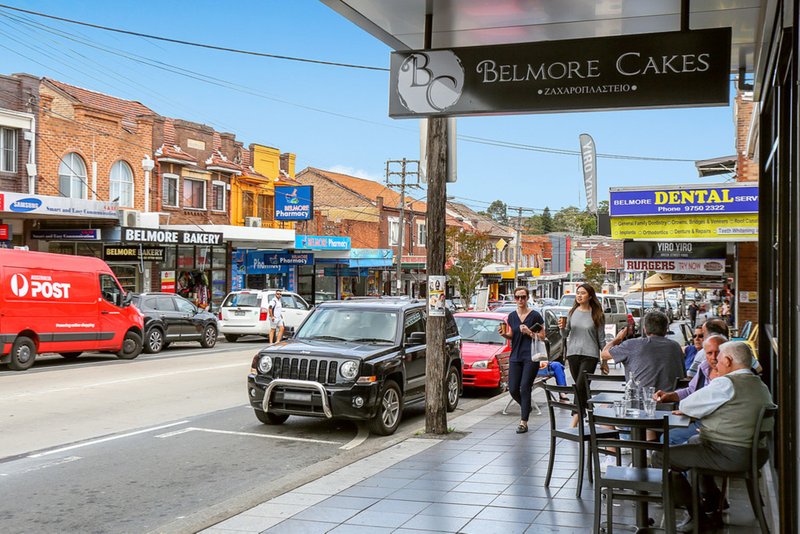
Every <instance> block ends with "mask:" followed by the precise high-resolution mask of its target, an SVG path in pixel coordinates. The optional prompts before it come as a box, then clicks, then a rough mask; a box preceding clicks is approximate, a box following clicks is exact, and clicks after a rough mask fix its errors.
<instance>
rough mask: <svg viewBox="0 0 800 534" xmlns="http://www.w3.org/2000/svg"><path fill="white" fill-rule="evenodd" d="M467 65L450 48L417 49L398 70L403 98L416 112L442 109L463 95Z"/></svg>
mask: <svg viewBox="0 0 800 534" xmlns="http://www.w3.org/2000/svg"><path fill="white" fill-rule="evenodd" d="M463 88H464V67H463V66H462V65H461V60H460V59H458V56H456V55H455V54H454V53H453V52H451V51H450V50H436V51H432V52H415V53H413V54H411V55H409V56H408V57H407V58H405V59H404V60H403V63H402V64H401V65H400V71H399V72H398V74H397V92H398V94H399V96H400V101H401V102H402V103H403V105H404V106H405V107H406V108H407V109H408V110H409V111H413V112H415V113H439V112H441V111H444V110H446V109H447V108H449V107H450V106H452V105H453V104H455V103H456V102H458V99H459V98H460V97H461V91H462V89H463Z"/></svg>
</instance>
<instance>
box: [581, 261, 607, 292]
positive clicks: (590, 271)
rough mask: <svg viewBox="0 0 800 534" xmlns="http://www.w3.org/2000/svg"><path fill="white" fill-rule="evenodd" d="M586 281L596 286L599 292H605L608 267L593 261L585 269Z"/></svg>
mask: <svg viewBox="0 0 800 534" xmlns="http://www.w3.org/2000/svg"><path fill="white" fill-rule="evenodd" d="M583 276H584V277H585V278H586V281H587V282H588V283H589V284H591V285H592V287H594V289H595V291H597V292H598V293H602V292H603V282H605V280H606V268H605V267H603V266H602V265H601V264H599V263H591V264H589V265H587V266H586V268H585V269H584V270H583Z"/></svg>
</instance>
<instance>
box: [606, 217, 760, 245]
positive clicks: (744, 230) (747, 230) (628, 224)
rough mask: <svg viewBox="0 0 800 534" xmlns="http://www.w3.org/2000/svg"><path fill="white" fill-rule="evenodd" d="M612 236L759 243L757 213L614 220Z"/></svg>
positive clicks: (618, 237)
mask: <svg viewBox="0 0 800 534" xmlns="http://www.w3.org/2000/svg"><path fill="white" fill-rule="evenodd" d="M611 237H612V238H614V239H644V240H648V241H651V240H670V239H678V240H684V239H686V240H689V239H691V240H705V241H758V214H757V213H743V214H739V215H737V214H731V215H656V216H650V217H613V218H612V219H611Z"/></svg>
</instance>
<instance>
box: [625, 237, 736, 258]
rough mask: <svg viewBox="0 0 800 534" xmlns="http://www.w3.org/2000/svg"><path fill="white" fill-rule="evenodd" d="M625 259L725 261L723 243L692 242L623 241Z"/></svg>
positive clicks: (725, 253)
mask: <svg viewBox="0 0 800 534" xmlns="http://www.w3.org/2000/svg"><path fill="white" fill-rule="evenodd" d="M622 250H623V256H624V257H625V259H632V258H639V259H654V260H664V259H714V260H719V259H722V260H723V261H724V260H725V256H727V254H728V253H727V245H726V244H725V243H704V242H700V243H695V242H692V241H625V243H623V245H622Z"/></svg>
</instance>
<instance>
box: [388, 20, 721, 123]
mask: <svg viewBox="0 0 800 534" xmlns="http://www.w3.org/2000/svg"><path fill="white" fill-rule="evenodd" d="M730 58H731V29H730V28H714V29H708V30H695V31H685V32H668V33H648V34H641V35H623V36H614V37H600V38H595V39H573V40H566V41H540V42H535V43H514V44H508V45H495V46H475V47H465V48H452V49H438V50H412V51H402V52H393V53H392V58H391V69H390V82H389V83H390V86H389V116H390V117H397V118H400V117H419V116H435V115H443V116H458V115H478V114H501V113H536V112H548V111H585V110H599V109H630V108H657V107H676V106H708V105H727V104H728V101H729V96H730V88H729V85H730V83H729V74H730Z"/></svg>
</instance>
